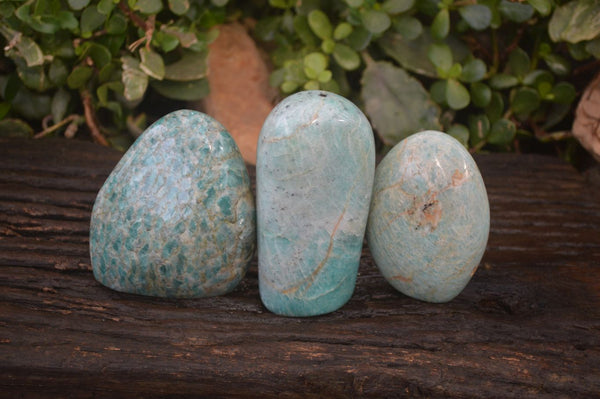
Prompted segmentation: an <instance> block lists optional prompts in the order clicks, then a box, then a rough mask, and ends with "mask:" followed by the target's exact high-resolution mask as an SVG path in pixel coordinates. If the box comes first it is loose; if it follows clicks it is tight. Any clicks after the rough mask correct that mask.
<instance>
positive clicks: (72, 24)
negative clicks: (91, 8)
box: [56, 10, 79, 31]
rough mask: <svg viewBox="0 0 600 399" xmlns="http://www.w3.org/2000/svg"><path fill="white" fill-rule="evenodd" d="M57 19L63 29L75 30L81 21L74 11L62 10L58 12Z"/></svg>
mask: <svg viewBox="0 0 600 399" xmlns="http://www.w3.org/2000/svg"><path fill="white" fill-rule="evenodd" d="M56 20H57V21H58V23H59V24H60V27H61V28H62V29H67V30H70V31H73V30H75V29H77V27H78V26H79V21H77V18H75V15H73V13H72V12H70V11H66V10H62V11H59V12H58V13H57V14H56Z"/></svg>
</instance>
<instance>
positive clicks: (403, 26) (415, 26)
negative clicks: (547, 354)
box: [393, 15, 423, 40]
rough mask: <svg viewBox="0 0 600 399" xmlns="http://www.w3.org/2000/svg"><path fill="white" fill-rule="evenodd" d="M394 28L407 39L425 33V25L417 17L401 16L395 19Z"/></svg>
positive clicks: (412, 38)
mask: <svg viewBox="0 0 600 399" xmlns="http://www.w3.org/2000/svg"><path fill="white" fill-rule="evenodd" d="M393 24H394V30H395V31H396V32H398V33H399V34H400V35H402V37H403V38H404V39H406V40H414V39H416V38H417V37H419V36H421V33H423V25H421V21H419V20H418V19H417V18H415V17H411V16H408V15H404V16H401V17H399V18H397V19H395V20H394V22H393Z"/></svg>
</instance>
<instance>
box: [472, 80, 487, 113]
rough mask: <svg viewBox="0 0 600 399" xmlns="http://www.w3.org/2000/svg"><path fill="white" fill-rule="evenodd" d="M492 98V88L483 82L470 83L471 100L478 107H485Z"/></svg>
mask: <svg viewBox="0 0 600 399" xmlns="http://www.w3.org/2000/svg"><path fill="white" fill-rule="evenodd" d="M491 100H492V89H490V87H489V86H488V85H486V84H485V83H481V82H475V83H473V84H472V85H471V101H473V104H474V105H475V106H477V107H480V108H485V107H487V106H488V105H489V103H490V101H491Z"/></svg>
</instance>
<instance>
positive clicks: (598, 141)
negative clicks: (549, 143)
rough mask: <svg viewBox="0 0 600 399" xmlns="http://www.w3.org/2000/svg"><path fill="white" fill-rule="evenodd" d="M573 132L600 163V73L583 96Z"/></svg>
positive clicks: (576, 113)
mask: <svg viewBox="0 0 600 399" xmlns="http://www.w3.org/2000/svg"><path fill="white" fill-rule="evenodd" d="M572 131H573V135H574V136H575V137H576V138H577V140H579V142H580V143H581V145H582V146H583V147H584V148H585V149H586V150H588V151H589V152H590V153H591V154H592V155H593V156H594V158H596V160H597V161H600V73H599V74H598V75H596V77H595V78H594V79H593V80H592V81H591V82H590V84H589V85H588V86H587V87H586V89H585V91H584V93H583V95H582V96H581V100H580V101H579V105H578V106H577V111H576V112H575V120H574V121H573V130H572Z"/></svg>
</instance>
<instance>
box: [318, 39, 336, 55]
mask: <svg viewBox="0 0 600 399" xmlns="http://www.w3.org/2000/svg"><path fill="white" fill-rule="evenodd" d="M334 48H335V42H334V41H333V40H331V39H325V40H323V42H322V43H321V50H323V52H324V53H325V54H331V53H333V49H334Z"/></svg>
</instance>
